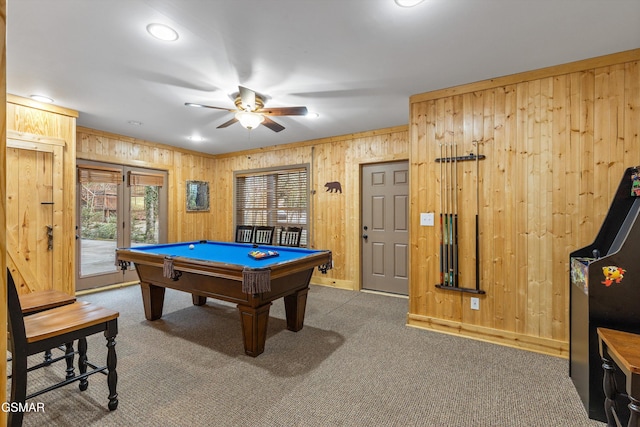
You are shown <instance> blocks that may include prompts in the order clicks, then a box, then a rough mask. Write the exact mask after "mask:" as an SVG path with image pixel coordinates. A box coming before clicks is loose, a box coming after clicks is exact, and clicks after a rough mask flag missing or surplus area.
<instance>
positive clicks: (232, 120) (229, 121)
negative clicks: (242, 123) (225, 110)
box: [217, 117, 238, 129]
mask: <svg viewBox="0 0 640 427" xmlns="http://www.w3.org/2000/svg"><path fill="white" fill-rule="evenodd" d="M237 121H238V119H236V118H235V117H234V118H233V119H231V120H228V121H226V122H224V123H223V124H221V125H220V126H218V127H217V129H222V128H226V127H229V126H231V125H232V124H234V123H235V122H237Z"/></svg>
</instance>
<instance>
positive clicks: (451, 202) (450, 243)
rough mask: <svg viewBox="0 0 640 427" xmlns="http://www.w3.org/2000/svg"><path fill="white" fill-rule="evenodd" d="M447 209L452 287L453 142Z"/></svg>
mask: <svg viewBox="0 0 640 427" xmlns="http://www.w3.org/2000/svg"><path fill="white" fill-rule="evenodd" d="M448 163H449V209H448V211H447V216H448V222H449V227H448V229H447V234H448V238H449V247H448V249H449V264H448V265H447V274H448V276H449V286H453V207H454V206H453V196H454V188H453V184H454V179H453V140H452V141H451V143H450V144H449V158H448Z"/></svg>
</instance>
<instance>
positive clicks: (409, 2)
mask: <svg viewBox="0 0 640 427" xmlns="http://www.w3.org/2000/svg"><path fill="white" fill-rule="evenodd" d="M423 1H424V0H395V2H396V4H397V5H398V6H400V7H413V6H417V5H419V4H420V3H422V2H423Z"/></svg>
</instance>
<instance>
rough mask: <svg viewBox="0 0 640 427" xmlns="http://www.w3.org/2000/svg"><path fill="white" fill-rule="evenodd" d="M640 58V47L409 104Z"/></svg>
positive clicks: (435, 94) (424, 97)
mask: <svg viewBox="0 0 640 427" xmlns="http://www.w3.org/2000/svg"><path fill="white" fill-rule="evenodd" d="M638 60H640V48H639V49H633V50H627V51H624V52H618V53H612V54H609V55H604V56H598V57H595V58H589V59H583V60H580V61H574V62H568V63H566V64H561V65H554V66H551V67H546V68H540V69H538V70H532V71H525V72H522V73H517V74H511V75H507V76H503V77H496V78H493V79H488V80H481V81H478V82H474V83H467V84H461V85H458V86H453V87H449V88H446V89H438V90H434V91H431V92H425V93H420V94H416V95H412V96H411V97H410V98H409V104H415V103H418V102H424V101H429V100H433V99H440V98H446V97H448V96H454V95H462V94H464V93H469V92H475V91H480V90H487V89H493V88H497V87H502V86H508V85H513V84H518V83H523V82H528V81H531V80H539V79H543V78H548V77H555V76H559V75H563V74H569V73H575V72H579V71H585V70H590V69H594V68H600V67H608V66H611V65H617V64H621V63H625V62H631V61H638Z"/></svg>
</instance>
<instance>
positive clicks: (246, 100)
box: [238, 86, 256, 111]
mask: <svg viewBox="0 0 640 427" xmlns="http://www.w3.org/2000/svg"><path fill="white" fill-rule="evenodd" d="M238 88H239V89H240V100H241V101H242V107H243V108H244V109H245V110H246V111H254V110H255V109H256V93H255V92H254V91H252V90H251V89H248V88H246V87H244V86H238Z"/></svg>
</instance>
